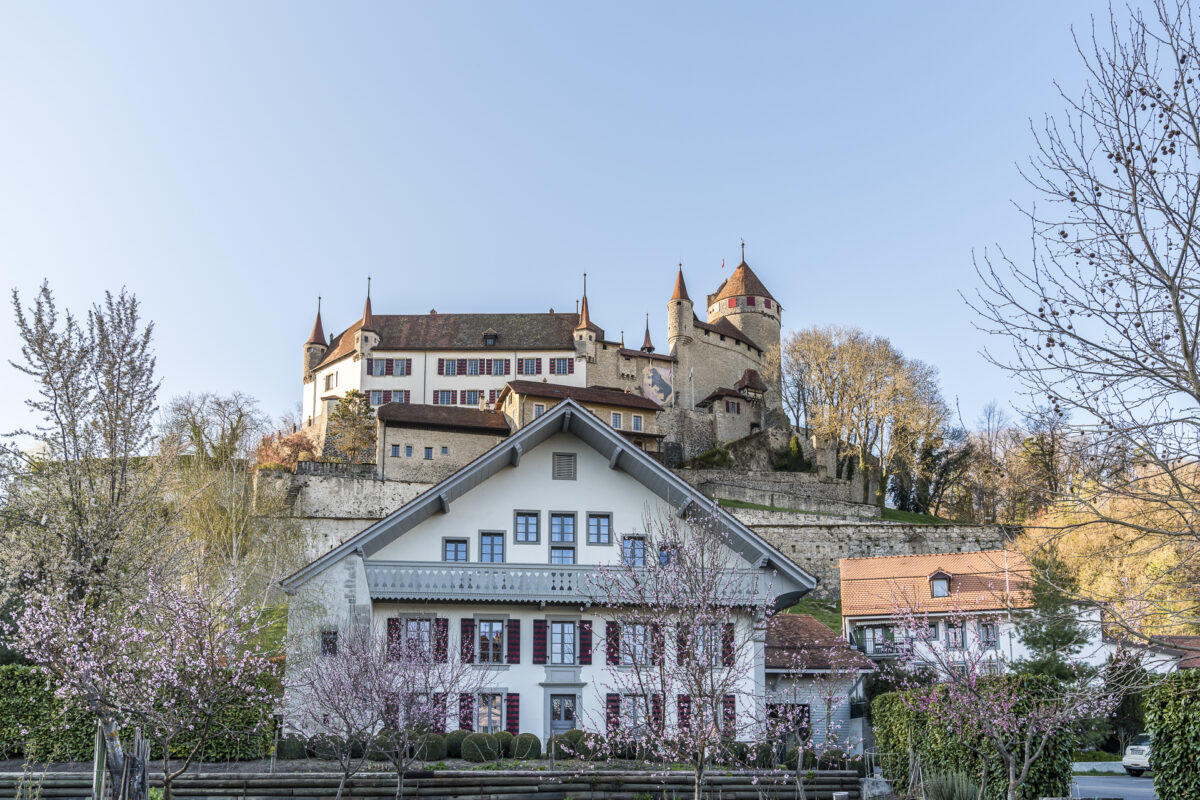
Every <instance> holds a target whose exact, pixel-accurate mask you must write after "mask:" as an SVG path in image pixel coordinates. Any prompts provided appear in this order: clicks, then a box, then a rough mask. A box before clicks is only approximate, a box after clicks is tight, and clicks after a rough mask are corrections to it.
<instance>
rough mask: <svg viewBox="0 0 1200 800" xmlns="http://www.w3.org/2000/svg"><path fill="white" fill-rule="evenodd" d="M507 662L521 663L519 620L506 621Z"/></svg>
mask: <svg viewBox="0 0 1200 800" xmlns="http://www.w3.org/2000/svg"><path fill="white" fill-rule="evenodd" d="M507 656H508V663H509V664H520V663H521V620H519V619H510V620H509V621H508V653H507Z"/></svg>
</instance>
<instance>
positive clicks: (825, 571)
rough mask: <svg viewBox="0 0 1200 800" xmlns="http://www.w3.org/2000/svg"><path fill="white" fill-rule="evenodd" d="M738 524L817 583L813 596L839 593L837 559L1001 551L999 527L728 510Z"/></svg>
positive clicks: (836, 594) (1001, 541)
mask: <svg viewBox="0 0 1200 800" xmlns="http://www.w3.org/2000/svg"><path fill="white" fill-rule="evenodd" d="M730 510H731V511H732V512H733V514H734V516H736V517H737V518H738V519H739V520H741V521H742V522H743V523H745V524H746V525H748V526H749V527H750V528H752V529H753V530H754V531H755V533H757V534H758V535H759V536H762V537H763V538H764V539H766V540H767V541H768V542H770V543H771V544H772V545H774V546H775V547H776V548H777V549H778V550H779V551H780V552H782V553H783V554H784V555H785V556H787V557H788V558H790V559H792V561H794V562H796V563H797V564H798V565H800V566H801V567H802V568H803V569H805V570H807V571H808V572H810V573H812V574H813V575H815V576H816V577H817V579H818V584H817V588H816V590H815V591H814V592H813V595H814V596H817V597H825V598H837V597H838V596H839V594H840V593H841V577H840V573H839V572H838V562H839V561H840V560H841V559H843V558H866V557H870V556H907V555H923V554H929V553H963V552H971V551H976V550H992V549H995V548H999V547H1003V546H1004V545H1005V544H1006V542H1007V538H1006V536H1005V533H1004V528H1003V527H1001V526H999V525H906V524H904V523H889V522H867V521H865V520H864V521H861V522H821V521H813V520H811V519H804V517H805V516H806V515H803V514H787V513H781V512H777V511H755V510H750V509H730Z"/></svg>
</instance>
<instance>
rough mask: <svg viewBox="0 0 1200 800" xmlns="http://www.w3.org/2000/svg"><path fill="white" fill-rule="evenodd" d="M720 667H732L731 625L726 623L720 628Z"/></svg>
mask: <svg viewBox="0 0 1200 800" xmlns="http://www.w3.org/2000/svg"><path fill="white" fill-rule="evenodd" d="M721 666H723V667H732V666H733V623H732V622H726V623H725V624H724V625H723V626H722V627H721Z"/></svg>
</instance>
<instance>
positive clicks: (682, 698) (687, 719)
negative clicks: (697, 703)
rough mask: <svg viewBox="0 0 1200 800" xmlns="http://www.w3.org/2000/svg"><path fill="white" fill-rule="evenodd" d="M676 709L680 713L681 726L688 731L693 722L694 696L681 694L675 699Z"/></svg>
mask: <svg viewBox="0 0 1200 800" xmlns="http://www.w3.org/2000/svg"><path fill="white" fill-rule="evenodd" d="M675 710H676V713H677V714H678V715H679V728H680V729H681V730H685V731H686V730H687V729H688V728H689V727H691V724H692V698H691V697H689V696H688V695H686V694H681V695H679V697H678V698H676V700H675Z"/></svg>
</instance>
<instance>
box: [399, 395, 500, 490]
mask: <svg viewBox="0 0 1200 800" xmlns="http://www.w3.org/2000/svg"><path fill="white" fill-rule="evenodd" d="M376 417H377V420H378V421H377V423H376V437H375V441H376V451H375V464H376V465H377V466H376V473H377V477H379V478H380V479H383V480H392V481H414V482H424V483H436V482H437V481H440V480H442V479H444V478H448V477H450V475H452V474H453V473H455V472H457V471H458V470H459V469H461V468H462V467H464V466H466V465H467V464H469V463H470V462H472V461H474V460H475V459H476V458H478V457H479V456H481V455H483V454H484V453H485V452H487V451H488V450H490V449H492V448H493V447H495V446H496V444H498V443H499V442H500V441H502V440H503V439H504V438H505V437H507V436H508V432H509V425H508V421H507V420H506V419H505V418H504V415H503V414H501V413H499V412H497V411H481V410H479V409H476V408H463V407H461V406H460V407H454V406H426V405H417V404H415V403H413V404H409V403H387V404H385V405H382V406H380V407H379V410H378V412H377V414H376Z"/></svg>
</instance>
